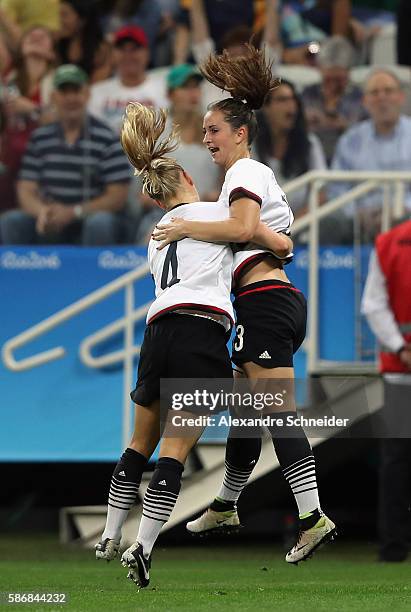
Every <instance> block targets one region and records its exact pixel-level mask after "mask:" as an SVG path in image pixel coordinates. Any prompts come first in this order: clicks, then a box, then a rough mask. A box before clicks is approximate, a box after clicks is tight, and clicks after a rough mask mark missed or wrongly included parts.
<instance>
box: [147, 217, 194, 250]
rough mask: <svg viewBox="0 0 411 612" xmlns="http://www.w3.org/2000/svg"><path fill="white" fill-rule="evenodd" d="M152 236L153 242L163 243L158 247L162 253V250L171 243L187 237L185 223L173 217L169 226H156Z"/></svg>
mask: <svg viewBox="0 0 411 612" xmlns="http://www.w3.org/2000/svg"><path fill="white" fill-rule="evenodd" d="M152 236H153V240H157V241H158V242H161V244H160V245H159V246H158V247H157V249H158V250H159V251H161V249H164V247H166V246H167V245H168V244H170V243H171V242H176V241H177V240H182V239H183V238H186V237H187V233H186V230H185V221H184V219H180V218H178V217H177V218H176V217H172V218H171V219H170V222H169V223H167V225H161V224H160V225H156V226H155V228H154V231H153V234H152Z"/></svg>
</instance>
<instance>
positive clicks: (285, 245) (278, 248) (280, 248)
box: [252, 221, 293, 259]
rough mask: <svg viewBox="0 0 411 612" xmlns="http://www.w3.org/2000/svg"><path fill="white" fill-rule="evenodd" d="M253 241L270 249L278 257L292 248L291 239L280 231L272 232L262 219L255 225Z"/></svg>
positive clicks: (281, 257)
mask: <svg viewBox="0 0 411 612" xmlns="http://www.w3.org/2000/svg"><path fill="white" fill-rule="evenodd" d="M252 240H253V242H255V244H258V245H259V246H262V247H263V248H265V249H267V250H269V251H272V252H273V253H274V254H275V255H277V257H279V258H280V259H284V258H285V257H287V256H288V255H290V253H291V252H292V250H293V241H292V240H291V238H290V237H289V236H287V235H286V234H283V233H282V232H274V231H273V230H272V229H270V228H269V227H268V225H266V224H265V223H263V222H262V221H260V222H259V224H258V225H257V229H256V231H255V233H254V236H253V239H252Z"/></svg>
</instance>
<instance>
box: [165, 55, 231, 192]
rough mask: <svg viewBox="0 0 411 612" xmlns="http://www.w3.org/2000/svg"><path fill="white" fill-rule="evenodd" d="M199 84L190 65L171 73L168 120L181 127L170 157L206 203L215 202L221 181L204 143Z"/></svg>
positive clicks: (168, 82) (199, 77)
mask: <svg viewBox="0 0 411 612" xmlns="http://www.w3.org/2000/svg"><path fill="white" fill-rule="evenodd" d="M202 81H203V77H202V76H201V75H200V73H199V72H198V70H197V69H196V68H195V67H194V66H192V65H190V64H180V65H179V66H174V67H173V68H172V69H171V70H170V72H169V73H168V76H167V88H168V98H169V100H170V113H169V118H168V121H169V122H172V123H175V124H177V125H178V126H179V128H180V130H179V136H180V144H179V146H178V148H177V149H176V150H175V152H174V154H173V155H174V157H175V158H176V159H177V161H178V162H179V163H180V164H181V166H182V167H183V168H185V169H186V170H187V172H188V173H189V174H190V176H191V177H192V178H193V180H194V183H195V185H196V187H197V190H198V192H199V194H200V198H201V200H202V201H206V202H207V201H214V200H217V199H218V195H219V193H220V190H221V184H222V182H221V176H220V171H219V169H218V167H217V166H216V164H214V163H213V162H212V160H211V158H210V155H209V153H208V151H207V149H206V147H205V146H204V144H203V128H202V125H203V117H202V112H201V83H202ZM170 127H171V126H170Z"/></svg>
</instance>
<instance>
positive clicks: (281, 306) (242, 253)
mask: <svg viewBox="0 0 411 612" xmlns="http://www.w3.org/2000/svg"><path fill="white" fill-rule="evenodd" d="M202 73H203V75H204V76H205V78H206V79H207V80H208V81H210V82H211V83H212V84H214V85H216V86H217V87H218V88H220V89H224V90H226V91H228V92H229V93H230V94H231V96H232V97H231V98H226V99H224V100H221V101H219V102H216V103H214V104H211V105H210V106H209V110H208V112H207V114H206V115H205V117H204V123H203V127H204V143H205V145H206V146H207V147H208V149H209V151H210V154H211V156H212V158H213V160H214V161H215V163H216V164H218V165H219V166H221V167H223V168H224V170H225V172H226V176H225V182H224V184H223V187H222V191H221V194H220V198H219V201H218V202H219V203H220V204H222V205H223V206H224V207H229V209H230V217H229V218H228V219H227V220H225V221H219V222H196V221H187V220H185V219H179V218H174V219H172V220H171V222H170V223H168V224H164V222H163V221H162V222H161V224H160V225H159V226H158V227H157V230H156V231H155V233H154V237H155V239H157V240H161V241H162V244H161V247H163V246H165V245H167V244H169V243H170V242H172V241H176V240H181V239H183V238H192V239H195V240H205V241H210V240H211V241H212V240H215V241H224V240H229V241H230V242H238V243H241V246H240V249H239V250H238V251H237V252H236V253H235V255H234V268H233V277H234V283H235V292H234V293H235V302H234V308H235V311H236V317H237V321H236V325H237V327H236V330H237V335H236V338H235V340H234V343H233V355H232V359H233V361H234V363H235V364H236V365H237V366H239V367H241V369H242V371H243V372H244V374H245V375H246V376H247V378H248V379H249V380H252V381H256V384H259V385H260V386H261V379H272V380H273V384H275V380H282V381H284V380H288V381H292V379H293V378H294V368H293V354H294V353H295V351H296V350H297V349H298V348H299V346H300V345H301V343H302V341H303V339H304V336H305V329H306V317H307V312H306V301H305V298H304V296H303V294H302V293H301V292H300V291H299V290H298V289H297V288H296V287H294V286H293V285H292V284H291V283H290V282H289V280H288V278H287V276H286V274H285V272H284V270H283V261H281V260H279V259H278V258H276V257H274V256H273V254H272V253H270V252H268V251H267V250H266V249H262V248H260V247H258V246H257V245H256V244H253V243H250V242H249V241H250V239H251V237H252V234H253V229H254V228H255V227H256V225H257V224H258V222H259V220H260V219H261V221H263V222H264V223H265V224H266V225H267V226H268V227H269V228H271V229H272V230H274V231H276V232H284V234H285V235H288V234H289V232H290V226H291V223H292V221H293V214H292V212H291V210H290V207H289V205H288V203H287V199H286V197H285V195H284V193H283V192H282V190H281V189H280V187H279V185H278V184H277V181H276V179H275V176H274V174H273V172H272V170H271V169H269V168H268V167H267V166H265V165H263V164H261V163H259V162H256V161H254V160H252V159H250V146H251V143H252V141H253V139H254V138H255V136H256V131H257V124H256V118H255V114H254V110H256V109H259V108H261V107H262V105H263V103H264V101H265V99H266V97H267V95H268V94H269V93H270V92H271V91H272V90H273V89H275V88H276V87H277V86H278V81H275V80H274V79H273V77H272V71H271V66H270V65H268V64H267V63H266V61H265V59H264V53H263V52H262V51H259V50H257V49H255V48H254V47H252V46H250V45H248V46H247V52H246V53H245V54H244V55H242V56H241V57H235V58H231V57H229V56H228V55H227V53H225V52H223V54H222V55H220V56H210V57H209V59H208V60H207V61H206V63H205V64H204V65H203V67H202ZM175 216H176V217H178V215H177V214H176V215H175ZM257 381H258V382H257ZM267 410H268V411H269V409H267ZM293 415H295V403H294V402H292V404H291V405H290V404H288V407H287V411H286V412H282V413H281V416H282V417H283V418H284V420H285V421H286V420H287V418H286V417H288V416H291V417H292V416H293ZM269 430H270V434H271V436H272V439H273V443H274V448H275V452H276V454H277V458H278V461H279V463H280V466H281V468H282V470H283V474H284V476H285V478H286V479H287V481H288V483H289V485H290V487H291V490H292V492H293V494H294V497H295V500H296V503H297V506H298V510H299V517H300V534H299V537H298V541H297V543H296V544H295V546H294V547H293V548H292V549H291V550H290V551H289V552H288V554H287V555H286V561H288V562H289V563H298V562H299V561H301V560H303V559H306V558H308V557H309V556H310V555H311V553H312V552H313V551H314V550H315V549H316V548H318V546H320V545H321V544H323V543H324V542H326V541H328V540H330V539H332V538H333V536H334V534H335V525H334V523H333V522H332V521H331V520H330V519H329V518H328V517H327V516H325V515H324V514H323V512H322V511H321V508H320V502H319V497H318V489H317V482H316V472H315V459H314V456H313V453H312V449H311V446H310V443H309V441H308V439H307V437H306V435H305V432H304V430H303V429H302V427H301V426H298V425H294V426H293V427H291V428H287V432H285V430H284V428H283V427H280V426H270V427H269ZM260 449H261V439H259V438H247V439H243V438H235V437H233V436H231V435H230V436H229V438H228V441H227V449H226V472H225V476H224V480H223V484H222V487H221V490H220V491H219V493H218V496H217V497H216V498H215V500H214V501H213V502H212V504H211V505H210V507H209V508H208V509H207V511H206V512H205V513H204V514H203V515H201V516H200V517H199V518H198V519H197V520H195V521H192V522H190V523H188V524H187V529H188V530H189V531H191V532H193V533H203V532H205V531H210V530H216V531H218V530H224V529H225V528H227V527H230V526H233V525H237V524H239V520H238V516H237V510H236V503H237V500H238V498H239V496H240V493H241V491H242V490H243V488H244V487H245V485H246V483H247V481H248V478H249V476H250V474H251V472H252V470H253V468H254V465H255V464H256V462H257V460H258V458H259V454H260Z"/></svg>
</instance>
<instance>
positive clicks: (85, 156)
mask: <svg viewBox="0 0 411 612" xmlns="http://www.w3.org/2000/svg"><path fill="white" fill-rule="evenodd" d="M19 179H20V180H26V181H36V182H37V183H38V185H39V188H40V192H41V195H42V197H43V198H44V199H46V200H49V201H52V200H54V201H58V202H62V203H63V204H76V203H77V202H83V201H87V200H89V199H91V198H96V197H97V196H99V195H100V194H101V193H102V191H103V190H104V188H105V186H106V185H108V184H110V183H128V182H129V180H130V167H129V164H128V162H127V159H126V157H125V155H124V153H123V150H122V148H121V145H120V142H119V140H118V137H117V136H116V135H115V134H114V133H113V132H112V131H111V130H110V128H108V127H107V126H106V125H105V124H104V123H102V122H101V121H100V120H99V119H96V118H95V117H91V116H90V115H89V116H87V118H86V121H85V124H84V129H83V133H82V134H81V136H80V138H79V140H78V141H77V142H76V143H74V145H72V146H68V145H67V143H66V142H65V139H64V137H63V133H62V129H61V125H60V124H59V123H52V124H50V125H46V126H43V127H40V128H38V129H37V130H35V131H34V132H33V134H32V137H31V139H30V141H29V144H28V147H27V150H26V154H25V156H24V158H23V163H22V167H21V170H20V173H19Z"/></svg>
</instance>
